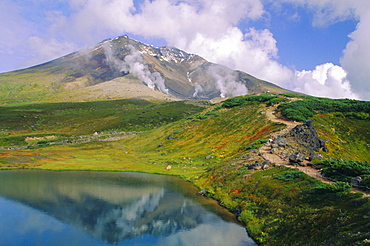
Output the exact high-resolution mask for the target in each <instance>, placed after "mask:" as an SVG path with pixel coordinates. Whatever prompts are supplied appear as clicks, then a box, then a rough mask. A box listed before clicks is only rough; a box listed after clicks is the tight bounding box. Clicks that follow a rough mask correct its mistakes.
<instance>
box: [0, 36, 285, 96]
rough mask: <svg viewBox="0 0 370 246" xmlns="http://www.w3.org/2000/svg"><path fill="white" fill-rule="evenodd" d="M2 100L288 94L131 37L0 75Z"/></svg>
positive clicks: (242, 75)
mask: <svg viewBox="0 0 370 246" xmlns="http://www.w3.org/2000/svg"><path fill="white" fill-rule="evenodd" d="M0 91H1V92H0V98H1V99H0V100H1V101H2V102H3V103H4V102H5V103H6V102H8V101H9V100H12V99H16V100H23V101H27V100H28V101H39V100H42V101H45V100H46V101H91V100H105V99H122V98H144V99H159V100H177V99H212V98H215V97H233V96H239V95H245V94H253V93H263V92H267V91H269V92H273V93H286V92H288V90H285V89H282V88H280V87H278V86H276V85H274V84H272V83H269V82H266V81H262V80H259V79H257V78H255V77H253V76H251V75H248V74H246V73H244V72H241V71H234V70H231V69H229V68H227V67H224V66H221V65H217V64H213V63H210V62H208V61H206V60H205V59H203V58H202V57H200V56H198V55H194V54H188V53H186V52H184V51H182V50H179V49H177V48H174V47H167V46H165V47H154V46H151V45H147V44H144V43H141V42H138V41H135V40H133V39H130V38H129V37H128V36H121V37H117V38H114V39H107V40H104V41H102V42H101V43H99V44H97V45H95V46H93V47H90V48H87V49H84V50H80V51H78V52H75V53H72V54H69V55H66V56H64V57H61V58H58V59H56V60H53V61H50V62H47V63H44V64H41V65H38V66H34V67H31V68H28V69H23V70H19V71H14V72H10V73H4V74H0Z"/></svg>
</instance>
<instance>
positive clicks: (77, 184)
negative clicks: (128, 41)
mask: <svg viewBox="0 0 370 246" xmlns="http://www.w3.org/2000/svg"><path fill="white" fill-rule="evenodd" d="M196 192H197V190H196V189H195V188H194V187H193V186H192V185H190V184H189V183H187V182H184V181H183V180H181V179H179V178H175V177H169V176H163V175H152V174H141V173H118V172H117V173H115V172H49V171H25V170H22V171H21V170H18V171H1V172H0V196H1V197H2V198H0V218H1V221H0V244H1V245H24V242H27V245H35V244H38V245H45V244H49V243H51V244H53V245H81V244H82V245H106V244H113V245H255V244H254V242H253V241H252V240H251V239H250V238H249V237H248V235H247V233H246V232H245V230H244V228H243V227H242V226H240V225H238V224H237V223H236V222H235V221H234V217H233V216H232V215H231V214H230V213H228V212H227V211H225V210H224V209H223V208H221V207H219V206H218V205H217V204H215V202H214V201H212V200H210V199H207V198H204V197H201V196H198V195H196ZM21 215H22V216H21ZM41 222H42V223H41ZM9 225H12V226H9ZM26 225H27V226H26ZM26 227H27V228H28V229H25V228H26Z"/></svg>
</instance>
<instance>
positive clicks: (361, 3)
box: [0, 0, 370, 100]
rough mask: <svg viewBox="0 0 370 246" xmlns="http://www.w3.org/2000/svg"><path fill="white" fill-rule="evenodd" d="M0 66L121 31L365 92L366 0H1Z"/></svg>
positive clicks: (314, 86)
mask: <svg viewBox="0 0 370 246" xmlns="http://www.w3.org/2000/svg"><path fill="white" fill-rule="evenodd" d="M0 16H2V20H3V21H2V22H1V23H0V32H1V33H2V35H1V36H0V72H7V71H11V70H14V69H20V68H24V67H28V66H32V65H36V64H39V63H42V62H46V61H48V60H51V59H55V58H58V57H60V56H63V55H66V54H68V53H70V52H73V51H76V50H79V49H82V48H86V47H89V46H91V45H94V44H96V43H98V42H100V41H101V40H103V39H106V38H112V37H116V36H119V35H124V34H128V35H129V36H131V37H132V38H134V39H138V40H140V41H143V42H146V43H149V44H153V45H155V46H159V45H171V46H175V47H178V48H180V49H183V50H185V51H187V52H189V53H195V54H198V55H201V56H203V57H204V58H206V59H207V60H209V61H212V62H216V63H220V64H223V65H226V66H228V67H230V68H233V69H239V70H242V71H245V72H247V73H250V74H252V75H254V76H256V77H258V78H261V79H265V80H267V81H270V82H273V83H275V84H277V85H280V86H282V87H284V88H287V89H292V90H296V91H301V92H304V93H308V94H312V95H316V96H325V97H332V98H344V97H347V98H358V99H365V100H369V99H370V86H369V82H368V80H367V78H369V77H370V62H369V58H370V51H369V44H370V37H369V35H368V34H367V33H368V31H367V30H369V28H370V1H368V0H353V1H348V0H275V1H273V0H214V1H207V0H183V1H176V0H152V1H148V0H135V1H132V0H104V1H103V0H101V1H98V0H55V1H47V0H2V1H1V2H0Z"/></svg>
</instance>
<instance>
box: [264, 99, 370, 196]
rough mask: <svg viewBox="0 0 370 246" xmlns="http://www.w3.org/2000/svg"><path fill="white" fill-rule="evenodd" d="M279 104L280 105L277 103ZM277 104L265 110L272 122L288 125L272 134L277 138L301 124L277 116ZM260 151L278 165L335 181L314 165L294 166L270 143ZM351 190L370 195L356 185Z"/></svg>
mask: <svg viewBox="0 0 370 246" xmlns="http://www.w3.org/2000/svg"><path fill="white" fill-rule="evenodd" d="M277 106H278V105H277ZM277 106H274V107H269V108H268V109H267V110H266V111H265V114H266V116H267V118H268V119H269V120H270V121H272V122H275V123H283V124H285V125H286V127H285V128H284V129H283V130H281V131H278V132H275V133H273V134H272V137H274V138H276V137H278V136H281V135H283V134H286V133H288V132H289V131H290V130H292V129H293V128H294V127H295V126H297V125H300V124H301V123H299V122H295V121H288V120H283V119H280V118H278V117H276V115H275V110H276V108H277ZM259 152H260V153H261V155H262V157H263V158H264V159H265V160H268V161H269V162H271V163H274V164H276V165H284V166H286V167H290V168H297V169H298V170H300V171H302V172H304V173H305V174H307V175H308V176H311V177H313V178H316V179H319V180H321V181H322V182H324V183H326V184H332V183H333V182H331V181H330V180H328V179H327V178H325V177H324V176H322V175H321V171H320V170H318V169H316V168H314V167H312V166H299V165H297V166H292V165H291V164H290V162H289V160H288V159H285V158H282V157H281V156H278V155H276V154H273V153H271V147H270V144H269V143H266V144H265V145H263V146H262V147H261V148H260V149H259ZM303 163H304V164H307V163H308V161H304V162H303ZM351 190H352V191H353V192H361V193H363V194H364V196H370V194H368V193H366V192H364V191H363V190H360V189H357V188H355V187H352V188H351Z"/></svg>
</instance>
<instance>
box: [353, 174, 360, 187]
mask: <svg viewBox="0 0 370 246" xmlns="http://www.w3.org/2000/svg"><path fill="white" fill-rule="evenodd" d="M361 181H362V178H361V177H360V176H358V177H354V178H352V179H351V185H352V186H354V187H358V186H359V185H360V183H361Z"/></svg>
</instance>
